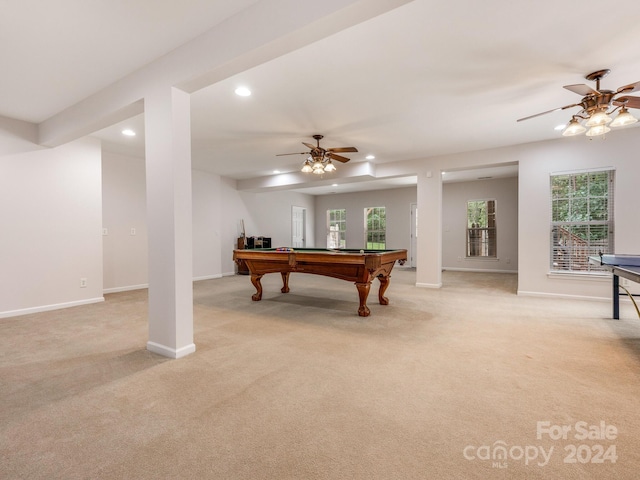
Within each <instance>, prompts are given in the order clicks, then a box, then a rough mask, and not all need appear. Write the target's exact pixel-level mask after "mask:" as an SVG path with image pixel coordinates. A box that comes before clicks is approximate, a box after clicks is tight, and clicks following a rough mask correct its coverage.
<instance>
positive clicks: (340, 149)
mask: <svg viewBox="0 0 640 480" xmlns="http://www.w3.org/2000/svg"><path fill="white" fill-rule="evenodd" d="M357 151H358V149H357V148H356V147H337V148H327V152H339V153H344V152H357Z"/></svg>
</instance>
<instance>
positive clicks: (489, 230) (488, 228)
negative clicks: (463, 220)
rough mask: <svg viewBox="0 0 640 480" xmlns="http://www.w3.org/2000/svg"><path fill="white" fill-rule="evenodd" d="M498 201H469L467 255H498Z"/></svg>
mask: <svg viewBox="0 0 640 480" xmlns="http://www.w3.org/2000/svg"><path fill="white" fill-rule="evenodd" d="M496 244H497V236H496V201H495V200H471V201H468V202H467V257H493V258H495V257H496V256H497V245H496Z"/></svg>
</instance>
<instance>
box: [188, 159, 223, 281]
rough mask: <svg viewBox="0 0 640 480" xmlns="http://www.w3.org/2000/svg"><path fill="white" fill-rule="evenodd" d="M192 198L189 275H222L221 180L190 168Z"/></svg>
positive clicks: (199, 277)
mask: <svg viewBox="0 0 640 480" xmlns="http://www.w3.org/2000/svg"><path fill="white" fill-rule="evenodd" d="M191 181H192V197H193V278H194V279H195V280H203V279H206V278H216V277H220V276H221V275H222V270H221V268H222V261H221V256H220V247H221V243H220V242H221V237H222V229H223V227H224V226H223V225H222V224H221V218H222V214H221V209H223V208H225V205H224V204H223V203H221V199H222V195H221V179H220V176H219V175H214V174H212V173H208V172H202V171H200V170H193V171H192V177H191Z"/></svg>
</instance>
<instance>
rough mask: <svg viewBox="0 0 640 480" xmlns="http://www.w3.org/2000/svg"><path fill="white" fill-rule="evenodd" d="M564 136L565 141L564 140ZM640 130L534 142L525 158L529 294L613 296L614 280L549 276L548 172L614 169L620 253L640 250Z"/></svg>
mask: <svg viewBox="0 0 640 480" xmlns="http://www.w3.org/2000/svg"><path fill="white" fill-rule="evenodd" d="M563 140H564V141H563ZM638 151H640V130H639V129H637V128H631V129H627V130H622V131H617V132H611V133H609V134H607V137H606V139H604V140H603V139H601V138H596V139H594V140H589V139H588V138H587V137H584V136H580V137H573V138H570V139H562V140H561V141H552V142H541V143H536V144H530V145H527V146H526V147H523V148H522V149H521V152H520V155H519V161H520V181H519V190H520V203H519V218H520V235H519V251H520V268H519V270H520V275H519V282H518V291H519V292H520V293H525V294H536V295H538V294H546V295H557V294H561V295H566V296H575V297H604V298H607V297H610V295H611V294H610V291H609V290H610V281H609V280H602V281H595V280H593V279H591V278H587V279H585V278H584V277H580V276H576V275H569V276H567V275H549V222H550V200H549V175H550V174H551V173H557V172H563V171H574V170H579V169H590V168H603V167H613V168H614V169H615V170H616V179H615V251H616V253H631V254H640V222H638V212H637V207H638V194H637V191H636V188H637V182H638V180H639V179H640V162H639V161H638Z"/></svg>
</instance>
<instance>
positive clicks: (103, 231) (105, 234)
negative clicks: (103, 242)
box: [102, 228, 109, 236]
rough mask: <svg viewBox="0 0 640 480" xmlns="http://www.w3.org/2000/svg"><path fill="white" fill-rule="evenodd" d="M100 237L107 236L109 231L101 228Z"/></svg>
mask: <svg viewBox="0 0 640 480" xmlns="http://www.w3.org/2000/svg"><path fill="white" fill-rule="evenodd" d="M102 235H104V236H107V235H109V230H108V229H106V228H103V229H102Z"/></svg>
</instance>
